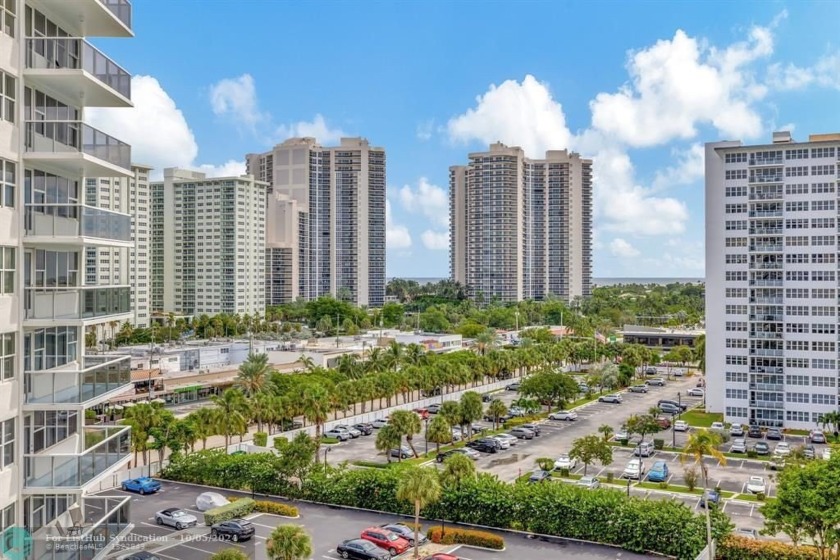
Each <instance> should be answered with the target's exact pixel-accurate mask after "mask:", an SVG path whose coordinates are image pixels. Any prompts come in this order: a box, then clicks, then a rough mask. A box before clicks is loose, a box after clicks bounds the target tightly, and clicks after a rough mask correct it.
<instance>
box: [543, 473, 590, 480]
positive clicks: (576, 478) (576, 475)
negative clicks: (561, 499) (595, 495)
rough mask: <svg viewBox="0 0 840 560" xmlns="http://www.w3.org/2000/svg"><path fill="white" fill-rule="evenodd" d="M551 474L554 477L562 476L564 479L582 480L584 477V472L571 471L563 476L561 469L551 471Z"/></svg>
mask: <svg viewBox="0 0 840 560" xmlns="http://www.w3.org/2000/svg"><path fill="white" fill-rule="evenodd" d="M551 476H553V477H554V478H561V479H564V480H580V479H581V478H583V475H582V474H574V473H569V474H567V475H566V476H563V475H562V474H560V471H551Z"/></svg>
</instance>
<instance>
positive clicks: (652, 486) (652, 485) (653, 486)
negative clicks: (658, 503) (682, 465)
mask: <svg viewBox="0 0 840 560" xmlns="http://www.w3.org/2000/svg"><path fill="white" fill-rule="evenodd" d="M635 486H638V487H639V488H647V489H649V490H658V491H659V492H679V493H680V494H693V495H696V496H702V495H703V489H702V488H695V489H694V490H689V489H688V486H680V485H679V484H669V485H668V487H667V488H662V487H661V486H659V483H658V482H637V483H635ZM719 494H720V497H721V498H724V499H726V500H728V499H731V498H733V497H735V495H736V494H735V492H729V491H726V490H721V491H720V492H719Z"/></svg>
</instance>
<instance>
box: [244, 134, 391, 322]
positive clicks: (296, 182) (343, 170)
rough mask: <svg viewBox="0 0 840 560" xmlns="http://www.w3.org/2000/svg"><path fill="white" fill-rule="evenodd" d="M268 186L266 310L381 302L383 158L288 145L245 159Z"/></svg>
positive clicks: (349, 143) (295, 141)
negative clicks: (325, 299) (300, 302)
mask: <svg viewBox="0 0 840 560" xmlns="http://www.w3.org/2000/svg"><path fill="white" fill-rule="evenodd" d="M245 157H246V160H247V164H248V173H251V174H252V175H254V176H255V177H256V178H257V179H259V180H261V181H266V182H268V183H270V184H271V189H270V193H269V196H268V218H267V223H268V230H267V237H266V259H265V260H266V286H265V292H266V303H267V304H268V305H278V304H281V303H288V302H290V301H294V300H296V299H298V298H303V299H307V300H309V299H315V298H318V297H320V296H322V295H325V294H330V295H332V296H333V297H336V298H342V299H346V300H348V301H351V302H353V303H355V304H356V305H367V306H370V307H381V306H382V304H383V303H384V300H385V150H384V149H382V148H376V147H372V146H370V144H369V143H368V141H367V140H365V139H364V138H342V139H341V143H340V145H339V146H335V147H322V146H320V145H318V144H317V142H316V140H315V139H314V138H291V139H289V140H286V141H285V142H283V143H282V144H279V145H277V146H275V147H274V149H273V150H272V151H270V152H267V153H264V154H248V155H246V156H245Z"/></svg>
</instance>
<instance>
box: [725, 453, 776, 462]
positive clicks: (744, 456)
mask: <svg viewBox="0 0 840 560" xmlns="http://www.w3.org/2000/svg"><path fill="white" fill-rule="evenodd" d="M723 456H724V457H727V458H729V459H741V460H747V461H765V462H766V461H772V460H773V457H772V455H756V456H755V457H750V456H749V455H747V454H746V453H724V454H723Z"/></svg>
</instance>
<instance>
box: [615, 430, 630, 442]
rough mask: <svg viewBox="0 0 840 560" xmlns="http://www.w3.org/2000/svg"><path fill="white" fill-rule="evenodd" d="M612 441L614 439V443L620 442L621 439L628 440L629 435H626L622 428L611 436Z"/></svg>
mask: <svg viewBox="0 0 840 560" xmlns="http://www.w3.org/2000/svg"><path fill="white" fill-rule="evenodd" d="M613 439H614V440H615V441H621V440H623V439H630V434H628V433H627V430H625V429H624V428H622V429H620V430H617V431H616V432H615V435H614V436H613Z"/></svg>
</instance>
